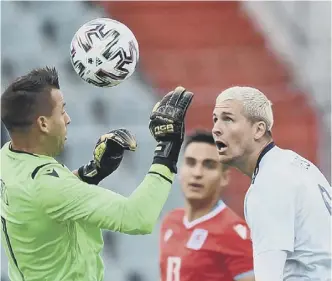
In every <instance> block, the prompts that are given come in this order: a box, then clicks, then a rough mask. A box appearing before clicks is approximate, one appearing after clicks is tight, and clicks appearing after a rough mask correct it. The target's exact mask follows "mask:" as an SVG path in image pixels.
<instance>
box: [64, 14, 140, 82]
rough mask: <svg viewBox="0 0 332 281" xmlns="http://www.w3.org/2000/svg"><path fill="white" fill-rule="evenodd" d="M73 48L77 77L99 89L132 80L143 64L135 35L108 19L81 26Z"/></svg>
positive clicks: (72, 61) (71, 56)
mask: <svg viewBox="0 0 332 281" xmlns="http://www.w3.org/2000/svg"><path fill="white" fill-rule="evenodd" d="M70 47H71V48H70V49H71V53H70V58H71V63H72V65H73V67H74V69H75V71H76V73H77V74H78V75H79V76H80V77H81V78H82V79H83V80H84V81H86V82H88V83H90V84H93V85H95V86H98V87H113V86H116V85H118V84H120V83H121V82H122V81H124V80H126V79H128V78H129V77H130V76H131V75H132V74H133V73H134V71H135V68H136V65H137V63H138V60H139V49H138V42H137V40H136V38H135V35H134V34H133V33H132V31H131V30H130V29H129V28H128V27H127V26H126V25H124V24H123V23H121V22H118V21H116V20H112V19H108V18H98V19H95V20H92V21H89V22H87V23H85V24H84V25H83V26H81V27H80V28H79V29H78V31H77V32H76V33H75V35H74V37H73V39H72V41H71V46H70Z"/></svg>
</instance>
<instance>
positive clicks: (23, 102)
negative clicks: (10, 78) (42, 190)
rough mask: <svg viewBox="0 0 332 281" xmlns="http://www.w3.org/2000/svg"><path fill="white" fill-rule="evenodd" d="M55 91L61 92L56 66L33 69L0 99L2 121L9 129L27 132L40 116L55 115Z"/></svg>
mask: <svg viewBox="0 0 332 281" xmlns="http://www.w3.org/2000/svg"><path fill="white" fill-rule="evenodd" d="M52 89H60V86H59V77H58V73H57V70H56V69H55V68H54V67H53V68H51V67H45V68H37V69H34V70H32V71H30V72H29V73H28V74H26V75H24V76H21V77H19V78H17V79H16V80H15V81H14V82H12V83H11V84H10V85H9V86H8V87H7V89H6V90H5V91H4V93H3V94H2V96H1V121H2V122H3V124H4V125H5V126H6V128H7V130H8V131H9V132H13V131H16V130H20V131H22V130H26V129H28V128H30V127H31V125H32V124H33V123H34V121H35V120H36V119H37V118H38V117H39V116H41V115H45V116H50V115H52V110H53V103H52V99H51V94H50V93H51V90H52Z"/></svg>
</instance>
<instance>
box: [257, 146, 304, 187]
mask: <svg viewBox="0 0 332 281" xmlns="http://www.w3.org/2000/svg"><path fill="white" fill-rule="evenodd" d="M299 158H300V155H298V154H297V153H296V152H294V151H292V150H287V149H282V148H279V147H277V146H275V147H274V148H273V149H271V151H269V152H267V153H266V155H264V156H263V158H262V159H261V161H260V163H259V164H258V169H257V170H256V171H255V174H254V176H253V180H252V184H254V185H255V186H257V187H256V188H258V187H259V186H260V187H262V188H263V189H264V190H266V189H273V188H274V187H275V186H279V187H281V186H284V187H286V186H290V185H293V183H294V182H295V181H296V177H294V173H296V171H294V169H296V168H295V166H294V161H296V159H299Z"/></svg>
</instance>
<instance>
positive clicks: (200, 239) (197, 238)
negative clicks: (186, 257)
mask: <svg viewBox="0 0 332 281" xmlns="http://www.w3.org/2000/svg"><path fill="white" fill-rule="evenodd" d="M207 237H208V231H207V230H206V229H200V228H198V229H195V230H194V231H193V232H192V234H191V236H190V238H189V240H188V242H187V248H189V249H193V250H199V249H200V248H202V246H203V244H204V242H205V241H206V238H207Z"/></svg>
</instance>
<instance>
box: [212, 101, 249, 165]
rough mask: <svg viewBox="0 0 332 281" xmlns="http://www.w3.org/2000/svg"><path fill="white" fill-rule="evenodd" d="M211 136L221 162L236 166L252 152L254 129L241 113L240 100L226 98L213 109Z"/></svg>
mask: <svg viewBox="0 0 332 281" xmlns="http://www.w3.org/2000/svg"><path fill="white" fill-rule="evenodd" d="M213 123H214V126H213V129H212V133H213V138H214V140H215V142H216V145H217V149H218V154H219V159H220V161H221V162H222V163H224V164H227V165H230V166H236V163H237V162H240V161H241V160H243V158H244V157H245V156H246V155H249V154H250V153H252V148H253V143H254V138H253V134H254V130H253V125H252V122H250V120H248V118H247V117H246V116H245V115H244V114H243V105H242V102H240V101H237V100H226V101H224V102H222V103H220V104H218V106H217V107H215V109H214V111H213Z"/></svg>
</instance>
